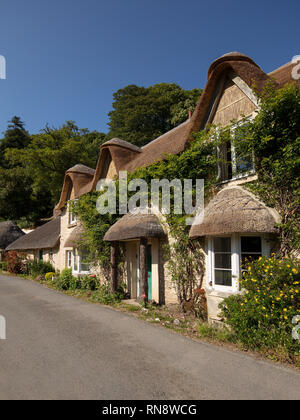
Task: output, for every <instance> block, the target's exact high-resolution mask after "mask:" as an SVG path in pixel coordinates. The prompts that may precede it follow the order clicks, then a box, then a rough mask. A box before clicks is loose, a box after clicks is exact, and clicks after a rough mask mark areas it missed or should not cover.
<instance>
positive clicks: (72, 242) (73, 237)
mask: <svg viewBox="0 0 300 420" xmlns="http://www.w3.org/2000/svg"><path fill="white" fill-rule="evenodd" d="M83 234H84V228H83V226H82V225H78V226H76V227H75V228H74V229H72V231H71V233H70V235H69V237H68V238H67V240H66V242H65V247H66V248H74V247H76V246H78V244H79V243H80V241H81V240H82V237H83Z"/></svg>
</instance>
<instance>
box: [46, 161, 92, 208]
mask: <svg viewBox="0 0 300 420" xmlns="http://www.w3.org/2000/svg"><path fill="white" fill-rule="evenodd" d="M94 175H95V170H94V169H92V168H89V167H88V166H85V165H81V164H78V165H75V166H73V167H72V168H70V169H68V170H67V171H66V175H65V179H64V184H63V188H62V192H61V195H60V200H59V203H58V204H57V206H56V207H55V209H54V214H55V215H56V214H59V212H58V211H59V210H61V209H62V208H63V207H64V205H65V203H66V202H67V201H68V200H69V199H70V198H71V197H70V194H71V191H72V189H73V195H74V196H73V197H72V198H74V199H76V198H79V197H81V196H82V195H84V194H86V193H88V192H89V191H91V188H92V184H93V179H94Z"/></svg>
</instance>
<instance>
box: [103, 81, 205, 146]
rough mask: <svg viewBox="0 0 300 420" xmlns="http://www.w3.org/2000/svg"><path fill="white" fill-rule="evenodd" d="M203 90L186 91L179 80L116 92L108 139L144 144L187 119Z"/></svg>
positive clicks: (132, 86) (133, 86)
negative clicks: (178, 83)
mask: <svg viewBox="0 0 300 420" xmlns="http://www.w3.org/2000/svg"><path fill="white" fill-rule="evenodd" d="M201 92H202V91H201V90H200V89H192V90H184V89H183V88H181V87H180V86H179V85H177V84H176V83H172V84H169V83H160V84H156V85H153V86H150V87H148V88H145V87H139V86H136V85H129V86H126V87H125V88H123V89H120V90H118V91H117V92H116V93H115V94H114V95H113V98H114V102H113V110H112V111H111V112H110V113H109V117H110V122H109V124H108V125H109V127H110V130H109V133H108V138H113V137H119V138H121V139H123V140H126V141H128V142H130V143H133V144H135V145H137V146H144V145H145V144H147V143H149V142H150V141H151V140H153V139H155V138H156V137H159V136H160V135H162V134H164V133H166V132H167V131H169V130H171V129H172V128H174V127H176V126H177V125H179V124H180V123H182V122H184V121H185V120H187V119H188V116H189V111H193V110H194V108H195V106H196V103H197V101H198V99H199V97H200V95H201Z"/></svg>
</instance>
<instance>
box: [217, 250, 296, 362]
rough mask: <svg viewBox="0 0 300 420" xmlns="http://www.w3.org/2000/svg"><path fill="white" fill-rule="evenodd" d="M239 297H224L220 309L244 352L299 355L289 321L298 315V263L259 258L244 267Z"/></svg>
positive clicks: (288, 260)
mask: <svg viewBox="0 0 300 420" xmlns="http://www.w3.org/2000/svg"><path fill="white" fill-rule="evenodd" d="M240 284H241V290H242V291H243V293H242V294H241V295H233V296H230V297H229V298H226V299H225V300H224V301H223V302H222V304H221V305H220V308H221V310H222V315H223V317H224V318H225V320H226V323H227V325H228V326H230V328H231V330H232V332H233V333H234V335H235V336H236V338H237V340H239V341H240V342H241V343H242V344H243V345H244V347H246V348H247V349H274V350H275V349H277V350H279V349H282V350H283V351H284V352H286V353H287V354H288V355H289V356H292V357H293V356H295V355H300V341H299V340H294V339H293V337H292V330H293V328H294V325H293V323H292V321H293V318H294V317H295V316H297V315H299V314H300V261H298V260H293V259H291V258H284V259H277V258H275V257H272V258H260V259H259V260H258V261H255V262H252V263H250V264H248V267H247V271H246V272H245V273H244V276H243V279H242V280H241V282H240Z"/></svg>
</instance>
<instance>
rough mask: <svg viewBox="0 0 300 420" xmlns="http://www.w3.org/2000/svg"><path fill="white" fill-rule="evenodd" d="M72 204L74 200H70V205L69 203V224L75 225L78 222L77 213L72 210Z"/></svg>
mask: <svg viewBox="0 0 300 420" xmlns="http://www.w3.org/2000/svg"><path fill="white" fill-rule="evenodd" d="M71 206H72V201H69V205H68V212H69V225H70V226H71V225H75V223H77V217H76V214H74V213H73V212H72V209H71Z"/></svg>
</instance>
